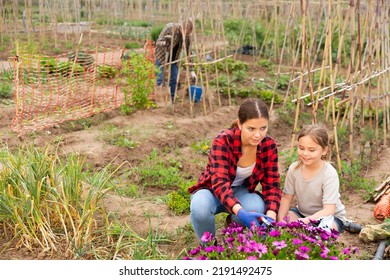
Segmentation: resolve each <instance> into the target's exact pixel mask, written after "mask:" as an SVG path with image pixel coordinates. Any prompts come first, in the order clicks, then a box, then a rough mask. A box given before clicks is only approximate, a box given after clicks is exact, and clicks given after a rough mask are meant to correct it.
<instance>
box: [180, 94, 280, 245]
mask: <svg viewBox="0 0 390 280" xmlns="http://www.w3.org/2000/svg"><path fill="white" fill-rule="evenodd" d="M268 125H269V116H268V108H267V106H266V104H265V103H264V102H263V101H261V100H259V99H246V100H245V101H244V102H243V103H242V104H241V106H240V108H239V110H238V119H237V120H235V121H234V122H233V124H232V126H231V127H230V128H228V129H225V130H223V131H222V132H220V133H219V134H218V135H217V136H216V137H215V139H214V140H213V142H212V145H211V149H210V152H209V158H208V163H207V165H206V168H205V170H204V171H203V172H202V173H201V175H200V177H199V179H198V181H197V183H196V184H195V185H194V186H192V187H190V188H189V189H188V191H189V192H190V194H191V203H190V211H191V213H190V219H191V223H192V226H193V228H194V231H195V234H196V236H197V238H198V239H199V241H200V242H201V243H203V242H202V240H201V238H202V236H203V234H204V233H205V232H209V233H211V234H212V235H213V237H215V233H216V228H215V227H216V226H215V215H216V214H218V213H221V212H226V213H230V214H232V216H231V218H232V220H233V221H234V222H238V223H240V224H242V225H244V226H246V227H248V228H250V227H251V226H252V225H256V226H259V225H260V223H259V218H261V217H263V218H266V219H267V220H268V222H272V221H274V220H275V219H276V217H277V213H278V209H279V203H280V199H281V195H282V191H281V189H280V175H279V171H278V151H277V145H276V142H275V140H274V139H273V138H271V137H270V136H268V135H267V132H268ZM259 183H260V184H261V187H262V189H261V192H259V191H257V190H256V187H257V185H258V184H259ZM264 213H265V214H266V215H264ZM228 217H229V216H228Z"/></svg>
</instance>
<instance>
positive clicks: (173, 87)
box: [156, 59, 179, 103]
mask: <svg viewBox="0 0 390 280" xmlns="http://www.w3.org/2000/svg"><path fill="white" fill-rule="evenodd" d="M156 66H157V67H158V68H159V69H160V73H159V74H157V85H158V86H160V85H161V84H162V82H163V80H164V78H165V77H164V65H162V64H161V62H160V61H159V60H158V59H156ZM167 67H170V68H171V76H170V79H169V87H170V91H171V100H172V103H173V102H174V100H175V92H176V87H177V75H178V74H179V67H177V65H176V64H170V65H167Z"/></svg>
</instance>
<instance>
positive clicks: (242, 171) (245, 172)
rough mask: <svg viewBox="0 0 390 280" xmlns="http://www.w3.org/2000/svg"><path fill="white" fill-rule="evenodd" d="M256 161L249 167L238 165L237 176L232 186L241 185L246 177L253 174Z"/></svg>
mask: <svg viewBox="0 0 390 280" xmlns="http://www.w3.org/2000/svg"><path fill="white" fill-rule="evenodd" d="M255 164H256V162H254V163H252V164H251V165H249V166H248V167H239V166H237V170H236V178H234V181H233V183H232V187H236V186H240V185H242V183H243V182H244V180H245V179H246V178H248V177H249V176H251V175H252V172H253V168H254V167H255Z"/></svg>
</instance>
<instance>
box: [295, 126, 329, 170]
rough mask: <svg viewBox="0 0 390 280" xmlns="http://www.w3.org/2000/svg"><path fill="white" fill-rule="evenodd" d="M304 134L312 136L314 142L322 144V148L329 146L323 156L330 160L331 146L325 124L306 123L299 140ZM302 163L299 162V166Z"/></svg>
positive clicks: (324, 158)
mask: <svg viewBox="0 0 390 280" xmlns="http://www.w3.org/2000/svg"><path fill="white" fill-rule="evenodd" d="M303 136H310V137H311V138H312V139H313V141H314V142H316V143H317V144H318V145H320V146H321V147H322V148H324V149H325V148H328V151H327V152H326V154H325V155H323V156H322V157H321V159H323V160H329V158H330V148H329V136H328V132H327V130H326V128H325V126H324V125H322V124H308V125H305V126H304V127H303V128H302V129H301V131H300V132H299V134H298V141H299V139H300V138H301V137H303ZM301 164H302V162H299V164H298V165H297V168H298V167H299V166H300V165H301Z"/></svg>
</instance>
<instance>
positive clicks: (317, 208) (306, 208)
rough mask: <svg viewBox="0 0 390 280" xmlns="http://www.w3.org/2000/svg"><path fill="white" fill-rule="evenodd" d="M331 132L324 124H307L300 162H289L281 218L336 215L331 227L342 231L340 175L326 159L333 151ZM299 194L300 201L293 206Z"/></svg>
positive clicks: (307, 219)
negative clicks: (329, 137) (330, 149)
mask: <svg viewBox="0 0 390 280" xmlns="http://www.w3.org/2000/svg"><path fill="white" fill-rule="evenodd" d="M328 141H329V140H328V133H327V131H326V129H325V128H324V127H323V126H321V125H306V126H304V127H303V128H302V130H301V131H300V133H299V135H298V151H297V153H298V158H299V160H298V161H297V162H294V163H293V164H291V165H290V167H289V169H288V172H287V176H286V182H285V187H284V191H283V196H282V200H281V203H280V208H279V213H278V221H281V220H283V219H285V218H286V216H287V217H288V220H289V221H295V220H301V221H303V222H304V223H305V224H307V223H309V222H310V220H318V219H320V218H325V217H329V216H331V217H332V216H333V217H334V219H333V223H332V228H333V229H335V230H337V231H338V232H341V231H342V230H343V224H344V222H345V221H346V212H345V207H344V205H343V204H342V203H341V201H340V193H339V186H340V183H339V177H338V174H337V171H336V169H335V168H334V167H333V166H332V165H331V164H330V163H329V162H327V161H326V159H328V157H329V155H330V151H329V144H328ZM294 196H296V199H297V203H298V205H297V206H296V207H293V208H291V209H290V204H291V202H292V200H293V198H294Z"/></svg>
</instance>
